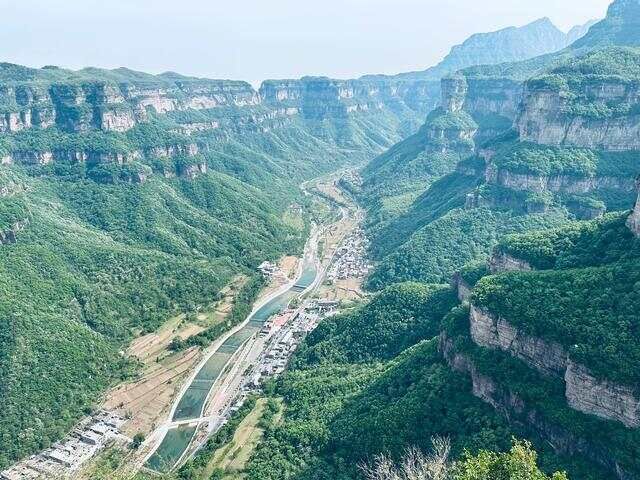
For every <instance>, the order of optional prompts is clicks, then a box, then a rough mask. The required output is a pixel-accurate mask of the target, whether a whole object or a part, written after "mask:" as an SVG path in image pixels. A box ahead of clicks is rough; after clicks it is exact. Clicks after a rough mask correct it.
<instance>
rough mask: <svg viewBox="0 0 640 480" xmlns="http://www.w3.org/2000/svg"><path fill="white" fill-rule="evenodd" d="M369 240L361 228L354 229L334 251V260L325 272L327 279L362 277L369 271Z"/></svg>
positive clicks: (331, 280)
mask: <svg viewBox="0 0 640 480" xmlns="http://www.w3.org/2000/svg"><path fill="white" fill-rule="evenodd" d="M368 248H369V240H368V239H367V237H366V236H365V234H364V232H363V231H362V229H357V230H354V231H353V232H352V233H351V234H350V235H349V236H348V237H347V238H346V239H345V240H344V243H343V245H342V246H341V247H340V248H339V249H338V250H337V251H336V254H335V261H334V262H333V265H332V266H331V268H330V269H329V271H328V272H327V280H328V281H330V282H333V281H336V280H346V279H348V278H364V277H366V276H367V274H368V273H369V263H368V262H367V250H368Z"/></svg>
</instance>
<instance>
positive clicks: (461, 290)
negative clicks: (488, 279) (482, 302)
mask: <svg viewBox="0 0 640 480" xmlns="http://www.w3.org/2000/svg"><path fill="white" fill-rule="evenodd" d="M451 286H452V287H453V288H455V289H456V292H458V300H460V301H461V302H465V301H467V300H469V297H471V290H472V289H471V286H470V285H469V284H468V283H467V282H466V281H465V279H464V278H462V275H460V273H459V272H456V273H455V274H454V275H453V278H452V279H451Z"/></svg>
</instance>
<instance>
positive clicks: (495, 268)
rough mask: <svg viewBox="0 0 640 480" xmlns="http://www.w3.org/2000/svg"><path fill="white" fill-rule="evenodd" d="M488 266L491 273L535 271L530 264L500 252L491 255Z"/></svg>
mask: <svg viewBox="0 0 640 480" xmlns="http://www.w3.org/2000/svg"><path fill="white" fill-rule="evenodd" d="M488 264H489V271H490V272H491V273H501V272H528V271H530V270H533V268H532V267H531V265H530V264H529V262H527V261H525V260H521V259H519V258H515V257H512V256H511V255H509V254H508V253H504V252H500V251H496V252H494V253H493V255H491V257H490V258H489V262H488Z"/></svg>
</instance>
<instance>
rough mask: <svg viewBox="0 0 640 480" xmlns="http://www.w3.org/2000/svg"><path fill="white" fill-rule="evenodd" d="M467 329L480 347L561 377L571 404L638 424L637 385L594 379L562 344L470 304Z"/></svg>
mask: <svg viewBox="0 0 640 480" xmlns="http://www.w3.org/2000/svg"><path fill="white" fill-rule="evenodd" d="M470 332H471V338H472V339H473V341H474V342H475V343H476V344H477V345H479V346H481V347H485V348H492V349H498V350H502V351H504V352H507V353H509V354H510V355H512V356H514V357H516V358H518V359H520V360H522V361H524V362H525V363H526V364H527V365H529V366H531V367H532V368H535V369H536V370H538V371H540V372H542V373H544V374H547V375H554V376H558V377H561V378H563V379H564V380H565V384H566V392H565V395H566V398H567V402H568V403H569V405H570V406H571V407H572V408H574V409H576V410H579V411H581V412H583V413H587V414H590V415H596V416H598V417H601V418H606V419H608V420H614V421H618V422H621V423H623V424H624V425H625V426H627V427H629V428H638V427H640V397H639V396H638V393H637V391H636V389H634V388H633V387H629V386H625V385H618V384H615V383H614V382H610V381H608V380H606V379H597V378H596V377H595V376H594V375H593V374H591V373H590V372H589V369H588V368H587V367H585V366H584V365H579V364H576V363H574V362H573V361H571V359H570V358H569V355H568V353H567V351H566V349H565V348H564V347H563V346H562V345H560V344H558V343H555V342H552V341H548V340H543V339H541V338H538V337H535V336H531V335H528V334H526V333H524V332H522V331H520V330H518V329H517V328H516V327H514V326H513V325H511V324H510V323H509V322H508V321H506V320H504V319H502V318H500V317H497V316H494V315H492V314H491V313H489V312H487V311H483V310H482V309H480V308H477V307H476V306H473V305H472V306H471V310H470Z"/></svg>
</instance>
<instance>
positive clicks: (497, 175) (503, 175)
mask: <svg viewBox="0 0 640 480" xmlns="http://www.w3.org/2000/svg"><path fill="white" fill-rule="evenodd" d="M485 180H486V182H487V183H489V184H494V185H499V186H501V187H505V188H508V189H510V190H516V191H524V192H532V193H543V192H553V193H568V194H585V193H591V192H593V191H596V190H600V189H611V190H620V191H626V192H631V191H633V189H634V181H633V179H631V178H627V177H610V176H599V177H580V176H575V175H536V174H532V173H515V172H512V171H510V170H508V169H505V168H499V167H497V166H496V165H495V164H489V165H488V166H487V169H486V172H485Z"/></svg>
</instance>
